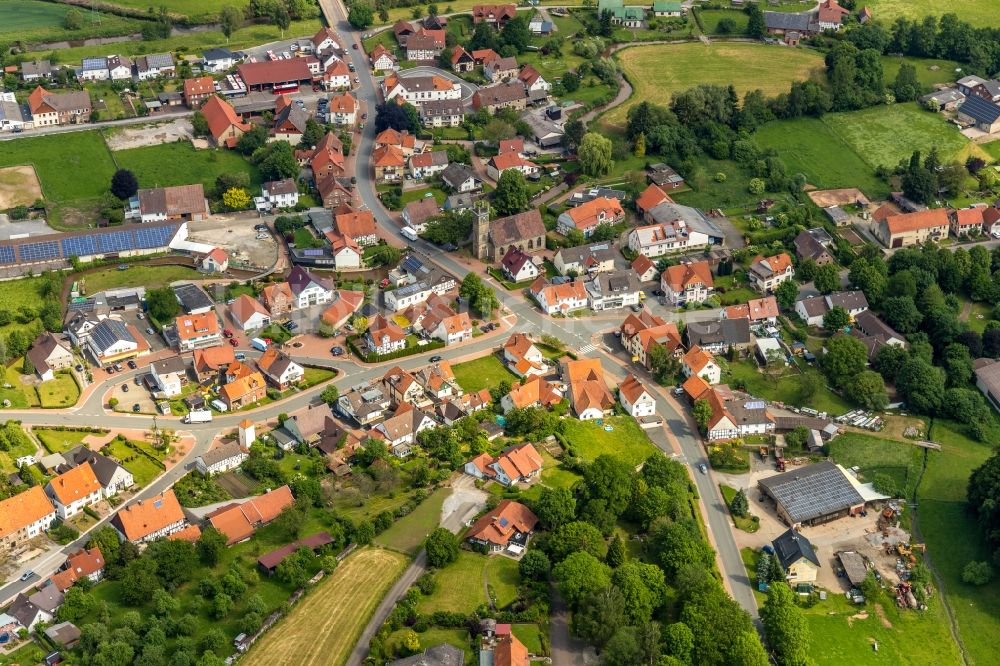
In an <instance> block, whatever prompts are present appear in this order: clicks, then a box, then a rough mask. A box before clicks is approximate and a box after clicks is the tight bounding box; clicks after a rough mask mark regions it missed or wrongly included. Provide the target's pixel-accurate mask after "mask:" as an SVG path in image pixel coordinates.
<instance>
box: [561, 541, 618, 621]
mask: <svg viewBox="0 0 1000 666" xmlns="http://www.w3.org/2000/svg"><path fill="white" fill-rule="evenodd" d="M552 577H553V578H554V579H555V580H556V586H557V587H558V588H559V593H560V594H562V597H563V599H565V600H566V603H568V604H569V605H570V606H571V607H572V608H576V607H577V606H578V605H579V604H580V602H581V601H583V599H584V598H586V597H587V596H588V595H589V594H591V593H593V592H595V591H597V590H600V589H602V588H605V587H607V586H608V585H610V584H611V569H610V568H609V567H608V565H606V564H604V562H601V561H600V560H598V559H597V558H596V557H594V556H593V555H591V554H590V553H585V552H580V551H578V552H575V553H572V554H570V555H569V556H568V557H567V558H566V559H565V560H563V561H562V562H560V563H559V564H557V565H556V566H555V567H554V568H553V569H552Z"/></svg>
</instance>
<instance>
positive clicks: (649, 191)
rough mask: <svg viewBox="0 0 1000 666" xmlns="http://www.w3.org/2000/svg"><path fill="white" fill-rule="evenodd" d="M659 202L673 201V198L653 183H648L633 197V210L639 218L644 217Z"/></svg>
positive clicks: (642, 218)
mask: <svg viewBox="0 0 1000 666" xmlns="http://www.w3.org/2000/svg"><path fill="white" fill-rule="evenodd" d="M661 203H674V200H673V199H671V198H670V196H669V195H667V193H666V192H664V191H663V189H662V188H660V186H659V185H656V184H655V183H650V184H649V185H648V186H647V187H646V189H644V190H643V191H642V192H640V193H639V196H637V197H636V198H635V212H636V213H637V214H638V215H639V219H640V220H645V219H646V213H647V212H649V211H650V210H652V209H653V208H656V207H657V206H659V205H660V204H661Z"/></svg>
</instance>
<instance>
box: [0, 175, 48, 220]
mask: <svg viewBox="0 0 1000 666" xmlns="http://www.w3.org/2000/svg"><path fill="white" fill-rule="evenodd" d="M41 198H42V186H41V185H40V184H39V183H38V176H36V175H35V167H33V166H31V165H30V164H29V165H23V166H12V167H6V168H3V169H0V210H7V209H8V208H13V207H14V206H30V205H31V204H33V203H35V202H36V201H38V200H39V199H41Z"/></svg>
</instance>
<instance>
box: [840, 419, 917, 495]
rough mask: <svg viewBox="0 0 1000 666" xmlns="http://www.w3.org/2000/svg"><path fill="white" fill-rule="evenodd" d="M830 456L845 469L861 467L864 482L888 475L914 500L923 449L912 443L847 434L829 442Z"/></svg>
mask: <svg viewBox="0 0 1000 666" xmlns="http://www.w3.org/2000/svg"><path fill="white" fill-rule="evenodd" d="M830 455H831V456H832V457H833V459H834V460H835V461H837V462H838V463H840V464H841V465H843V466H844V467H848V468H850V467H854V466H857V467H860V468H861V475H862V477H863V480H864V481H866V482H870V481H873V480H874V479H875V475H876V474H888V475H889V476H891V477H892V478H893V479H894V480H895V481H896V486H897V487H898V488H900V490H903V491H904V494H905V495H906V497H911V496H912V495H913V491H914V490H915V486H916V484H917V481H918V479H919V478H920V469H921V467H922V465H923V457H924V456H923V449H921V448H920V447H918V446H915V445H913V444H911V443H909V442H900V441H896V440H892V439H883V438H881V437H875V436H872V435H864V434H862V433H857V432H846V433H844V434H842V435H839V436H838V437H836V438H835V439H834V440H833V441H832V442H830Z"/></svg>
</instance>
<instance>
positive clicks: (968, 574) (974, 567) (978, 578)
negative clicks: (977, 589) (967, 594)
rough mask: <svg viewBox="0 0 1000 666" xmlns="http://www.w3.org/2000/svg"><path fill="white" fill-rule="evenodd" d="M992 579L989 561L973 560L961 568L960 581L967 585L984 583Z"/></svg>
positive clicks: (991, 568)
mask: <svg viewBox="0 0 1000 666" xmlns="http://www.w3.org/2000/svg"><path fill="white" fill-rule="evenodd" d="M991 580H993V567H991V566H990V563H989V562H978V561H976V560H973V561H972V562H969V563H968V564H966V565H965V568H964V569H962V582H963V583H968V584H969V585H986V584H987V583H988V582H990V581H991Z"/></svg>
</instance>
